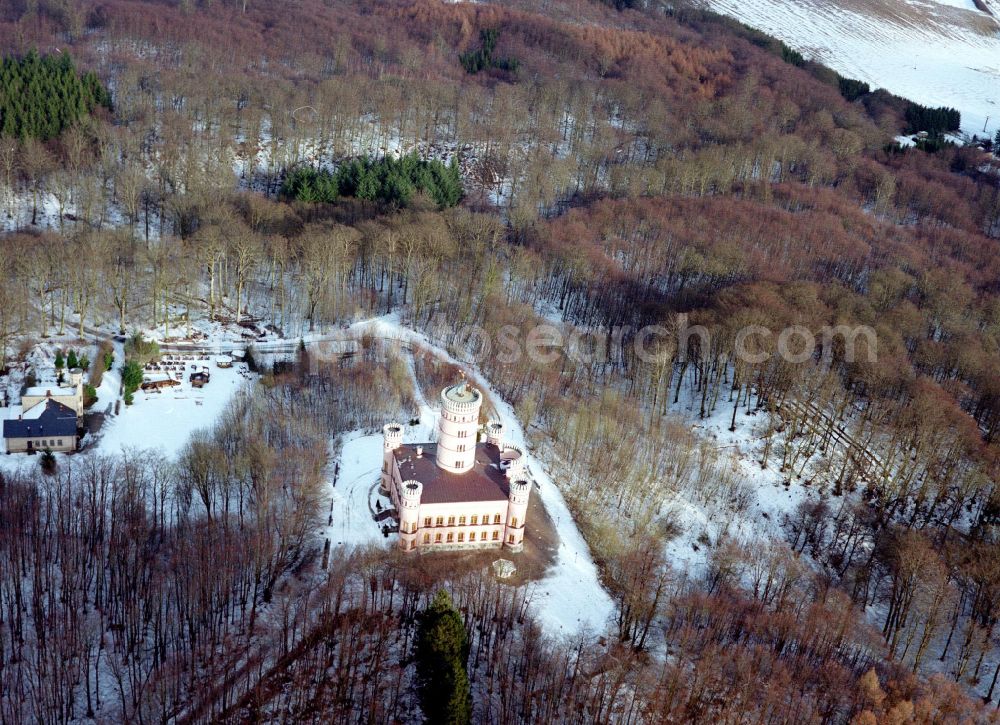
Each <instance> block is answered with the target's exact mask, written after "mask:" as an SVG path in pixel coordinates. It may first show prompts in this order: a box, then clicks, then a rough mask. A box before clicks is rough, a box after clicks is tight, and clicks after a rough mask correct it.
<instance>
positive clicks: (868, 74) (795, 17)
mask: <svg viewBox="0 0 1000 725" xmlns="http://www.w3.org/2000/svg"><path fill="white" fill-rule="evenodd" d="M705 3H706V5H707V6H708V7H710V8H712V9H713V10H716V11H717V12H720V13H724V14H726V15H730V16H732V17H734V18H736V19H738V20H740V21H742V22H744V23H746V24H747V25H751V26H753V27H755V28H759V29H760V30H763V31H764V32H766V33H768V34H770V35H774V36H775V37H777V38H780V39H781V40H783V41H785V42H786V43H787V44H788V45H790V46H792V47H793V48H795V49H796V50H798V51H800V52H801V53H802V54H803V55H804V56H806V57H807V58H811V59H815V60H818V61H820V62H822V63H824V64H825V65H828V66H829V67H831V68H833V69H834V70H836V71H837V72H839V73H840V74H841V75H844V76H847V77H849V78H858V79H860V80H863V81H866V82H867V83H869V84H870V85H872V86H873V87H882V88H885V89H887V90H889V91H891V92H892V93H895V94H897V95H900V96H904V97H906V98H909V99H911V100H913V101H916V102H918V103H922V104H924V105H929V106H951V107H954V108H957V109H958V110H959V111H961V113H962V130H963V131H964V132H966V133H967V134H973V133H975V134H979V135H980V136H983V135H984V132H983V128H984V126H985V127H986V133H988V134H989V135H990V136H991V137H992V135H993V134H995V133H996V131H997V129H998V128H1000V24H998V22H997V20H996V19H995V18H994V17H991V16H990V15H988V14H987V13H984V12H982V11H979V10H977V9H976V7H975V5H974V4H973V2H972V0H937V2H934V1H933V0H705ZM991 7H992V6H991ZM994 12H1000V4H997V7H996V10H995V11H994ZM987 119H988V120H987Z"/></svg>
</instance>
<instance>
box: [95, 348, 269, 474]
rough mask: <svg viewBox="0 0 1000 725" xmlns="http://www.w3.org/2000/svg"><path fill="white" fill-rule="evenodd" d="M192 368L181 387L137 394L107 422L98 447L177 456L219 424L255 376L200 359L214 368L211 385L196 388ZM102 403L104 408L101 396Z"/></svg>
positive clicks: (243, 367)
mask: <svg viewBox="0 0 1000 725" xmlns="http://www.w3.org/2000/svg"><path fill="white" fill-rule="evenodd" d="M192 364H194V363H190V362H188V363H187V367H188V368H189V369H188V370H186V371H185V373H184V380H183V382H181V384H180V385H178V386H176V387H173V388H167V389H164V390H163V391H161V392H156V393H154V392H150V393H144V392H142V391H137V392H136V394H135V402H134V403H133V404H132V405H122V406H121V408H120V412H119V413H118V415H113V416H110V417H109V418H107V420H106V421H105V423H104V426H103V428H102V429H101V432H100V433H99V437H98V441H97V449H98V450H100V451H101V452H102V453H119V452H121V451H123V450H127V449H137V450H144V449H150V450H157V451H160V452H162V453H163V454H165V455H166V456H167V457H168V458H173V457H175V456H176V455H177V453H178V452H179V451H180V450H181V449H182V448H183V447H184V445H185V444H186V443H187V442H188V440H189V439H190V438H191V433H192V432H194V431H196V430H198V429H201V428H210V427H211V426H212V424H213V423H214V422H215V421H216V420H218V418H219V416H220V415H221V414H222V411H223V410H225V408H226V406H227V405H228V404H229V401H230V400H231V399H232V398H233V396H234V395H237V394H239V393H240V392H241V391H244V390H245V389H246V383H247V382H248V381H249V379H251V378H252V377H253V376H252V375H251V374H250V373H248V372H247V370H246V365H245V364H243V363H239V364H236V365H234V366H233V367H231V368H217V367H216V366H215V365H214V364H213V363H212V362H201V361H199V362H198V363H197V365H198V366H199V369H200V366H201V365H207V366H209V367H210V369H211V374H212V379H211V381H210V382H209V383H208V384H207V385H206V386H205V387H203V388H200V389H199V388H194V387H192V386H191V383H190V382H189V381H188V374H189V373H190V372H192V370H191V369H190V366H191V365H192ZM97 405H98V407H99V406H100V405H101V401H100V398H99V401H98V403H97ZM99 409H100V408H99Z"/></svg>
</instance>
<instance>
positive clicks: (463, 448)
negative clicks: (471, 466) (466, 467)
mask: <svg viewBox="0 0 1000 725" xmlns="http://www.w3.org/2000/svg"><path fill="white" fill-rule="evenodd" d="M464 450H465V444H464V443H459V444H458V452H459V453H461V452H462V451H464Z"/></svg>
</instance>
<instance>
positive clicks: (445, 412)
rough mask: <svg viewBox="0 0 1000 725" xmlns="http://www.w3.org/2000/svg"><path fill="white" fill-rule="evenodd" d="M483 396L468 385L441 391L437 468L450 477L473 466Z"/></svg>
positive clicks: (462, 383) (464, 384)
mask: <svg viewBox="0 0 1000 725" xmlns="http://www.w3.org/2000/svg"><path fill="white" fill-rule="evenodd" d="M482 405H483V395H482V393H480V392H479V391H478V390H476V389H475V388H473V387H470V386H469V384H468V383H467V382H461V383H459V384H457V385H451V386H449V387H447V388H445V389H444V390H442V391H441V418H440V419H439V420H438V442H437V456H436V458H437V465H438V467H439V468H442V469H444V470H445V471H449V472H450V473H465V472H466V471H469V470H471V469H472V467H473V466H474V465H475V463H476V438H477V435H478V432H479V409H480V408H481V407H482Z"/></svg>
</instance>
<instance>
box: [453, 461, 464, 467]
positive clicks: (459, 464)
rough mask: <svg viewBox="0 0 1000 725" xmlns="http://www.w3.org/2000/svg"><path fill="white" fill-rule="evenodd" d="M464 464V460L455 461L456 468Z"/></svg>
mask: <svg viewBox="0 0 1000 725" xmlns="http://www.w3.org/2000/svg"><path fill="white" fill-rule="evenodd" d="M462 465H463V463H462V461H455V468H461V467H462Z"/></svg>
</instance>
